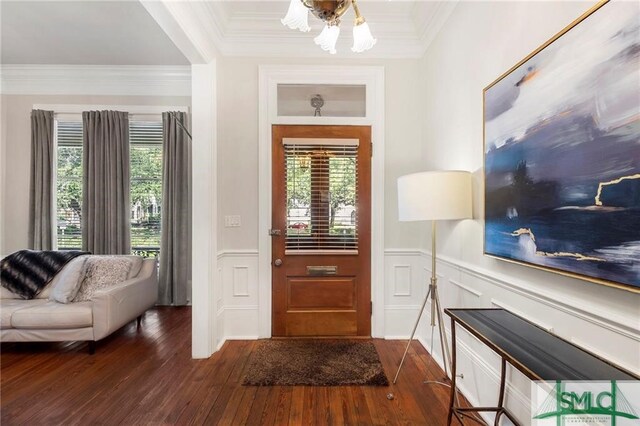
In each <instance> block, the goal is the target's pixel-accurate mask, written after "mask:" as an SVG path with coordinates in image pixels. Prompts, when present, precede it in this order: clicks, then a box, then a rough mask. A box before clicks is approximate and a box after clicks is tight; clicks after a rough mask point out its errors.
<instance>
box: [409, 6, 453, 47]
mask: <svg viewBox="0 0 640 426" xmlns="http://www.w3.org/2000/svg"><path fill="white" fill-rule="evenodd" d="M458 2H459V0H450V1H444V2H434V3H425V2H418V3H416V4H415V7H414V20H415V24H416V27H417V29H418V34H419V39H420V44H421V46H422V52H421V54H420V56H421V57H422V56H424V54H425V53H426V52H427V49H428V48H429V46H430V45H431V43H432V42H433V40H435V38H436V37H437V35H438V34H439V33H440V30H441V29H442V27H443V26H444V24H445V23H446V22H447V20H448V19H449V18H450V17H451V14H452V13H453V11H454V9H455V8H456V6H458Z"/></svg>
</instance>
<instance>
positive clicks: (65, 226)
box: [56, 121, 82, 250]
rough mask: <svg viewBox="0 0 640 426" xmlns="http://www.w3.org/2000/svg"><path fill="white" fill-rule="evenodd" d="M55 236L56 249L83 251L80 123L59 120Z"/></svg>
mask: <svg viewBox="0 0 640 426" xmlns="http://www.w3.org/2000/svg"><path fill="white" fill-rule="evenodd" d="M57 124H58V126H57V135H58V151H57V157H58V159H57V181H56V200H57V203H56V204H57V209H56V219H57V225H56V234H57V238H58V249H61V250H69V249H81V248H82V229H81V218H82V123H80V122H73V121H58V123H57Z"/></svg>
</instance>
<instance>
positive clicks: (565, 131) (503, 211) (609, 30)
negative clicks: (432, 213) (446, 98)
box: [484, 1, 640, 292]
mask: <svg viewBox="0 0 640 426" xmlns="http://www.w3.org/2000/svg"><path fill="white" fill-rule="evenodd" d="M639 70H640V4H638V3H636V2H613V1H612V2H609V3H606V4H599V5H598V6H596V7H595V8H594V10H592V11H590V12H589V13H587V14H585V15H584V16H583V17H581V18H580V19H579V20H577V21H576V23H574V24H572V25H571V26H570V27H568V28H567V29H565V30H564V32H563V33H560V34H559V35H557V36H556V37H554V38H553V39H552V40H550V41H549V42H548V43H547V44H545V45H544V46H542V47H541V48H540V49H538V50H537V51H536V52H534V53H533V54H532V55H530V56H529V57H527V58H526V59H525V60H523V61H522V62H521V63H519V64H518V65H516V66H515V67H514V68H513V69H511V70H510V71H509V72H507V73H506V74H505V75H503V76H502V77H500V78H499V79H498V80H497V81H495V82H494V83H492V84H491V85H490V86H488V87H487V88H486V89H485V91H484V142H485V145H484V156H485V164H484V167H485V219H486V222H485V241H484V244H485V254H488V255H490V256H494V257H498V258H502V259H507V260H511V261H515V262H518V263H525V264H527V265H530V266H534V267H538V268H543V269H549V270H553V271H557V272H560V273H564V274H568V275H571V276H576V277H580V278H583V279H587V280H590V281H594V282H598V283H601V284H607V285H612V286H616V287H621V288H625V289H627V290H631V291H634V292H637V291H640V71H639Z"/></svg>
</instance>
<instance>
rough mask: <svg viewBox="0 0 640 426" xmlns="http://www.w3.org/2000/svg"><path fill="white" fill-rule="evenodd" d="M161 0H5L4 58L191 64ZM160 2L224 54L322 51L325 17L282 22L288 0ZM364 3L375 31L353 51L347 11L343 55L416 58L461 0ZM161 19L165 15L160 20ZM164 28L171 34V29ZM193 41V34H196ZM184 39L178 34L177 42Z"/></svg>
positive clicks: (0, 8)
mask: <svg viewBox="0 0 640 426" xmlns="http://www.w3.org/2000/svg"><path fill="white" fill-rule="evenodd" d="M158 3H160V2H159V1H158V0H142V1H141V2H140V1H137V0H128V1H113V0H111V1H100V0H82V1H30V0H20V1H7V0H0V12H1V27H0V28H1V33H0V35H1V38H2V46H1V47H2V52H1V61H2V63H3V64H65V65H186V64H188V63H189V62H188V60H187V59H186V58H185V55H183V54H182V53H181V51H180V50H179V49H178V48H177V47H176V45H175V44H174V43H173V42H172V40H177V39H176V38H175V37H174V33H172V30H173V29H174V28H172V27H171V26H169V27H167V26H166V25H163V26H162V27H161V26H160V25H159V24H158V23H157V22H156V20H158V18H157V15H154V17H155V18H156V19H154V17H152V14H153V13H152V10H154V9H157V7H158ZM161 4H164V6H163V7H165V8H166V10H168V11H170V13H171V15H172V16H173V19H174V20H175V22H176V23H177V24H178V25H179V26H180V27H182V29H183V31H184V32H185V33H186V34H188V35H189V36H190V37H194V34H195V31H194V30H193V29H194V28H195V27H198V28H200V29H202V30H201V31H200V33H199V34H198V35H197V36H196V38H198V40H197V41H196V44H197V45H200V46H203V45H205V44H209V45H211V47H212V48H213V49H214V50H215V51H217V52H219V53H220V54H222V55H229V56H281V57H321V58H326V57H329V56H330V55H329V54H328V53H326V52H324V51H322V50H321V49H320V48H319V47H318V46H316V45H315V44H314V43H313V38H314V37H315V36H316V35H317V34H319V33H320V31H321V29H322V26H323V24H322V23H321V22H320V21H319V20H318V19H316V18H315V17H314V16H313V15H310V16H309V23H310V25H311V28H312V29H311V32H310V33H301V32H299V31H294V30H291V29H289V28H286V27H284V26H283V25H282V24H281V23H280V19H281V18H283V17H284V15H285V14H286V12H287V8H288V5H289V0H260V1H245V0H209V1H197V0H195V1H186V0H182V1H174V0H164V1H163V2H162V3H161ZM358 4H359V6H360V11H361V13H362V15H363V16H364V17H365V18H366V20H367V22H368V23H369V26H370V27H371V31H372V32H373V34H374V36H375V37H376V38H377V39H378V43H377V44H376V46H375V47H374V48H373V49H371V50H370V51H368V52H364V53H361V54H354V53H352V52H351V50H350V47H351V43H352V40H353V38H352V35H351V28H352V26H353V25H352V20H353V17H354V14H353V10H349V11H348V12H347V13H346V15H345V16H344V17H343V19H342V21H343V22H342V25H341V30H342V34H341V36H340V38H339V40H338V45H337V49H338V55H337V56H339V57H343V58H363V57H364V58H367V57H369V58H371V57H374V58H404V57H407V58H419V57H421V56H422V55H423V54H424V51H425V50H426V48H427V46H428V45H429V43H430V42H431V40H432V39H433V38H434V37H435V35H436V34H437V32H438V31H439V30H440V28H441V27H442V25H443V24H444V23H445V21H446V19H447V18H448V16H449V15H450V13H451V11H452V10H453V8H454V7H455V5H456V0H446V1H425V0H359V3H358ZM159 22H162V20H159ZM163 28H164V29H165V30H167V32H168V33H169V34H171V35H172V37H171V38H170V37H169V36H167V34H166V33H165V31H163ZM192 41H193V40H192ZM177 44H178V45H180V43H179V42H177Z"/></svg>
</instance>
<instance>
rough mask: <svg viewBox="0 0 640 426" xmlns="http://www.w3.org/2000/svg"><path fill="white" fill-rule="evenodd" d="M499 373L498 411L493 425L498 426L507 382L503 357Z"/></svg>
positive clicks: (505, 362) (505, 361)
mask: <svg viewBox="0 0 640 426" xmlns="http://www.w3.org/2000/svg"><path fill="white" fill-rule="evenodd" d="M501 364H502V365H501V371H500V395H499V396H498V411H497V412H496V419H495V422H494V424H495V425H496V426H498V422H499V421H500V416H501V415H502V413H503V412H504V391H505V385H506V381H507V360H506V359H505V358H504V357H503V358H502V363H501Z"/></svg>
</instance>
